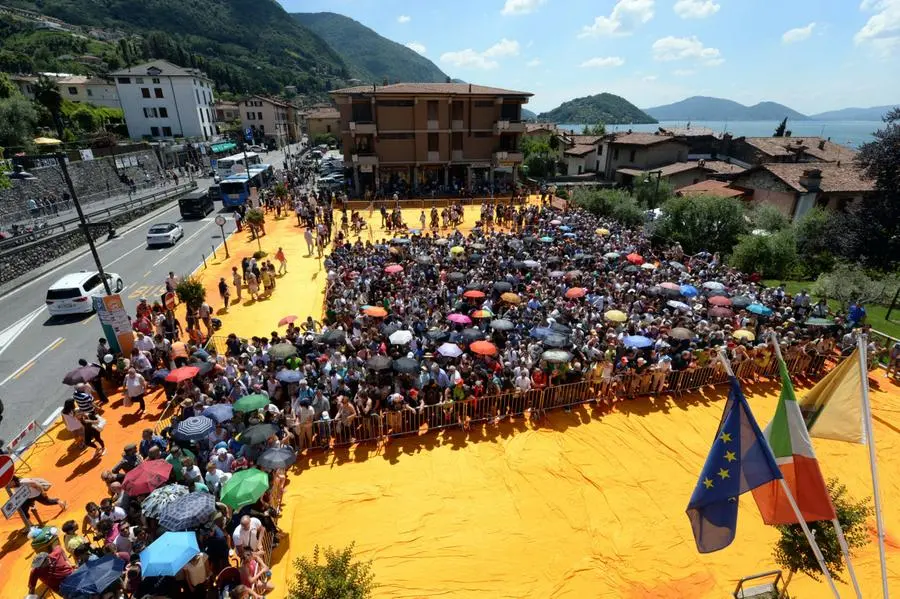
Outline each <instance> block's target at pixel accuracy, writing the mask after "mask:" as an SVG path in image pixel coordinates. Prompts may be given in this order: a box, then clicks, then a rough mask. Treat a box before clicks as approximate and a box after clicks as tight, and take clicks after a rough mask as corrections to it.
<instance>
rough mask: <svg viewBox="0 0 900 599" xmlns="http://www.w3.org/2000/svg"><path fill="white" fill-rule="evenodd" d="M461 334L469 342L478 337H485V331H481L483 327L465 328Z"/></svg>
mask: <svg viewBox="0 0 900 599" xmlns="http://www.w3.org/2000/svg"><path fill="white" fill-rule="evenodd" d="M461 335H462V338H463V339H464V340H465V341H468V342H471V341H477V340H478V339H481V338H483V337H484V333H482V332H481V329H476V328H473V327H470V328H468V329H463V330H462V333H461Z"/></svg>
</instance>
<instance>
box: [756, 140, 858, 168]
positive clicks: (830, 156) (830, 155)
mask: <svg viewBox="0 0 900 599" xmlns="http://www.w3.org/2000/svg"><path fill="white" fill-rule="evenodd" d="M744 141H745V142H746V143H748V144H750V145H751V146H753V147H754V148H756V149H757V150H759V151H760V152H762V153H763V154H766V155H767V156H772V157H773V158H775V157H780V156H794V155H796V150H798V149H799V148H803V153H804V154H807V155H809V156H812V157H814V158H816V159H818V160H821V161H822V162H837V161H838V160H841V161H846V162H850V161H852V160H853V159H854V158H855V157H856V151H855V150H853V149H851V148H848V147H847V146H842V145H841V144H836V143H834V142H832V141H828V140H827V139H824V138H822V137H745V138H744ZM819 144H822V148H821V149H820V148H819Z"/></svg>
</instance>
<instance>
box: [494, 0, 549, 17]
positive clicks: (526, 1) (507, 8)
mask: <svg viewBox="0 0 900 599" xmlns="http://www.w3.org/2000/svg"><path fill="white" fill-rule="evenodd" d="M546 1H547V0H506V3H505V4H504V5H503V10H501V11H500V14H501V15H507V16H509V15H527V14H528V13H532V12H534V11H535V10H537V7H538V6H540V5H541V4H543V3H544V2H546Z"/></svg>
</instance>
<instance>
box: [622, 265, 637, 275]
mask: <svg viewBox="0 0 900 599" xmlns="http://www.w3.org/2000/svg"><path fill="white" fill-rule="evenodd" d="M622 272H628V273H634V272H641V269H640V268H638V267H637V266H635V265H634V264H629V265H628V266H626V267H625V268H623V269H622Z"/></svg>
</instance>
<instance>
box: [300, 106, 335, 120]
mask: <svg viewBox="0 0 900 599" xmlns="http://www.w3.org/2000/svg"><path fill="white" fill-rule="evenodd" d="M303 116H304V118H306V119H307V120H309V119H339V118H341V113H340V111H339V110H338V109H337V108H317V109H315V110H310V111H308V112H306V113H304V114H303Z"/></svg>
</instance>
